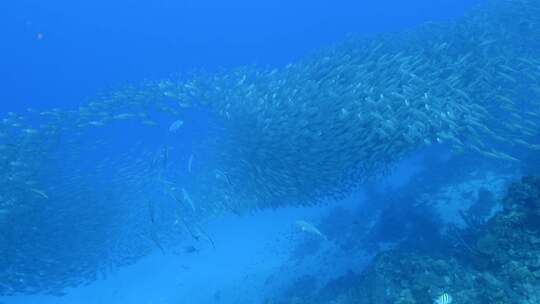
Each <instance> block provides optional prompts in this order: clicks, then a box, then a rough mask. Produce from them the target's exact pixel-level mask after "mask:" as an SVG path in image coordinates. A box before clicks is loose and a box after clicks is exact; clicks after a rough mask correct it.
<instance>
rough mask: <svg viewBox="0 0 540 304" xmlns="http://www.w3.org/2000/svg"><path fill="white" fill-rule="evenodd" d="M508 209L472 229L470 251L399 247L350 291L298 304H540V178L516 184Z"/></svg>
mask: <svg viewBox="0 0 540 304" xmlns="http://www.w3.org/2000/svg"><path fill="white" fill-rule="evenodd" d="M503 207H504V208H503V210H501V211H500V212H499V213H497V214H496V215H495V216H494V217H492V218H491V219H490V220H489V221H487V222H486V223H485V224H483V225H481V226H480V227H477V226H475V227H471V228H470V229H474V231H472V232H470V233H471V234H472V235H473V241H474V242H471V243H470V244H468V246H469V248H470V250H465V249H463V252H461V253H460V254H455V252H453V251H452V250H448V251H446V252H445V251H444V250H439V251H438V252H429V253H426V252H424V251H422V252H418V251H415V250H411V248H410V247H405V248H404V247H402V246H400V247H397V248H395V249H393V250H389V251H386V252H382V253H380V254H378V255H377V256H376V257H375V259H374V260H373V261H372V263H371V264H370V266H369V267H367V268H366V269H365V270H364V271H363V272H362V273H361V274H360V275H357V276H355V280H354V282H355V284H354V285H351V284H350V282H351V281H349V284H348V286H349V287H350V288H336V287H335V286H334V287H333V288H332V289H333V290H334V291H335V292H334V294H333V298H332V299H329V297H328V290H329V285H330V284H329V285H327V286H326V287H323V288H322V289H320V290H319V291H317V292H314V291H312V292H311V293H310V294H309V295H308V296H306V297H305V298H303V299H302V301H300V302H298V298H297V299H296V300H297V302H296V303H336V304H337V303H340V304H346V303H358V304H368V303H369V304H386V303H392V304H395V303H398V304H399V303H401V304H416V303H418V304H420V303H432V302H433V300H434V299H435V298H437V297H438V296H439V295H440V294H442V293H444V292H446V293H448V294H450V295H451V296H452V298H453V302H454V303H493V304H495V303H531V304H532V303H539V302H540V178H538V177H524V178H522V179H521V180H520V181H518V182H515V183H513V184H512V185H511V186H510V187H509V189H508V193H507V195H506V197H505V198H504V200H503ZM467 240H468V242H469V239H467ZM449 248H450V246H449ZM349 276H352V275H350V274H349ZM334 285H336V284H334ZM351 286H352V287H351Z"/></svg>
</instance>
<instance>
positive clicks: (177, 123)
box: [169, 119, 184, 133]
mask: <svg viewBox="0 0 540 304" xmlns="http://www.w3.org/2000/svg"><path fill="white" fill-rule="evenodd" d="M183 125H184V121H183V120H180V119H179V120H177V121H175V122H173V123H171V125H170V126H169V132H170V133H176V132H178V130H180V128H181V127H182V126H183Z"/></svg>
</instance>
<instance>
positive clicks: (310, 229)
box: [295, 220, 328, 240]
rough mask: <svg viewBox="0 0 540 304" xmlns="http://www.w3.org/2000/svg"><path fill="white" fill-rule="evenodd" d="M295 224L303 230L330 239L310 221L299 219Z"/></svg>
mask: <svg viewBox="0 0 540 304" xmlns="http://www.w3.org/2000/svg"><path fill="white" fill-rule="evenodd" d="M295 224H296V226H298V228H300V230H301V231H303V232H306V233H309V234H313V235H316V236H319V237H321V238H323V239H324V240H328V238H327V237H326V235H324V234H323V233H322V232H321V231H320V230H319V229H318V228H317V227H315V225H313V224H311V223H309V222H306V221H304V220H297V221H296V222H295Z"/></svg>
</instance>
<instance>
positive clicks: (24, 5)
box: [0, 0, 479, 111]
mask: <svg viewBox="0 0 540 304" xmlns="http://www.w3.org/2000/svg"><path fill="white" fill-rule="evenodd" d="M478 2H479V1H473V0H461V1H449V0H441V1H427V0H422V1H413V2H407V3H405V2H403V1H396V0H385V1H372V2H371V3H368V4H365V3H358V2H357V1H345V0H343V1H339V2H337V3H330V2H324V1H295V2H293V3H290V2H289V1H257V2H256V3H253V2H252V1H227V2H222V1H210V0H204V1H173V0H163V1H148V2H146V1H134V0H131V1H124V0H122V1H114V2H110V1H91V2H85V3H80V2H72V1H53V2H42V1H28V0H23V1H16V2H6V1H3V2H2V3H1V4H0V12H1V13H0V14H1V17H2V18H0V34H1V37H2V38H1V39H2V40H1V42H2V43H1V46H2V47H1V48H0V66H1V67H2V70H3V71H4V72H3V73H2V75H1V76H0V77H1V78H0V83H2V90H1V92H0V101H2V102H1V107H2V108H1V109H2V110H4V111H15V110H20V109H26V108H27V107H36V106H42V107H49V108H50V107H55V106H64V105H66V106H76V105H79V104H80V103H82V102H83V101H84V100H85V98H88V97H89V96H92V94H95V93H96V92H97V91H99V90H103V89H105V88H109V87H114V86H118V85H119V84H124V83H137V82H139V81H141V80H144V79H158V78H164V77H168V76H171V75H175V74H178V73H185V72H188V71H191V70H193V69H205V70H209V71H212V70H216V69H218V68H222V67H235V66H239V65H246V64H259V65H263V66H267V65H269V66H283V65H285V64H287V63H290V62H292V61H295V60H298V59H299V58H302V57H303V56H305V55H306V54H309V53H311V52H313V51H314V50H316V49H318V48H320V47H323V46H326V45H328V44H330V43H335V42H338V41H341V40H343V39H344V38H345V37H346V36H347V35H349V34H358V33H359V34H369V33H380V32H387V31H397V30H401V29H405V28H410V27H413V26H415V25H418V24H421V23H423V22H426V21H437V20H444V19H448V18H452V17H456V16H459V15H461V14H462V13H463V12H464V11H465V10H466V9H467V8H470V7H471V6H473V5H474V4H476V3H478ZM39 35H42V36H39ZM39 37H43V38H39Z"/></svg>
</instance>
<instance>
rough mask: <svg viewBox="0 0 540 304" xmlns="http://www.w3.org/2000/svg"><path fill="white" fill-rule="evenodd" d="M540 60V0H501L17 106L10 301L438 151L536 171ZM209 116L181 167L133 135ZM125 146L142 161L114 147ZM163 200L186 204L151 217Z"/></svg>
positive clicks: (8, 131) (6, 283)
mask: <svg viewBox="0 0 540 304" xmlns="http://www.w3.org/2000/svg"><path fill="white" fill-rule="evenodd" d="M539 50H540V3H539V2H538V1H535V0H490V1H487V2H486V3H485V4H483V5H482V6H481V7H479V8H477V9H475V10H474V11H471V12H470V13H468V14H467V15H466V16H463V17H461V18H459V19H456V20H452V21H448V22H445V23H429V24H425V25H423V26H421V27H419V28H415V29H411V30H409V31H407V32H400V33H392V34H383V35H377V36H374V37H356V38H351V39H349V40H347V41H344V42H341V43H338V44H336V45H333V46H331V47H328V48H326V49H323V50H319V51H318V52H315V53H313V54H311V55H310V56H307V57H306V58H304V59H303V60H300V61H298V62H295V63H292V64H289V65H287V66H285V67H283V68H276V69H267V68H261V67H253V66H248V67H240V68H237V69H233V70H227V71H223V72H219V73H215V74H208V73H204V72H194V73H192V74H189V75H186V76H183V77H179V78H177V79H165V80H156V81H148V82H145V83H143V84H140V85H138V86H128V87H123V88H121V89H118V90H115V91H108V92H103V93H100V94H98V95H97V96H95V97H93V98H90V99H89V100H88V101H87V102H86V103H84V104H83V105H81V106H79V107H78V108H74V109H59V108H55V109H46V110H36V109H28V111H26V113H20V114H19V113H7V114H6V115H5V117H4V118H2V119H1V120H0V189H2V190H1V191H0V231H1V234H0V251H1V252H2V254H0V277H1V278H2V279H0V294H14V293H32V292H34V293H35V292H49V293H57V292H60V291H61V290H62V289H63V288H64V287H66V286H76V285H78V284H82V283H85V282H89V281H92V280H94V279H95V278H96V277H98V276H99V275H100V273H102V272H106V271H107V269H109V268H112V267H114V266H121V265H125V264H129V263H132V262H133V261H136V260H137V259H138V258H139V257H141V256H144V255H146V254H148V253H149V252H151V251H152V249H153V246H155V244H159V245H158V246H159V247H160V248H161V247H162V246H163V247H164V248H167V246H169V245H170V244H174V243H175V240H177V239H176V235H177V234H182V233H184V234H185V233H186V232H187V233H189V234H190V235H192V236H193V237H194V238H199V237H198V235H204V233H203V232H202V231H200V229H199V228H197V227H199V225H198V224H196V223H197V221H200V220H201V218H209V217H212V216H215V215H218V214H221V213H224V212H235V213H245V212H251V211H254V210H257V209H261V208H276V207H281V206H291V205H310V204H316V203H318V202H320V201H323V200H327V199H331V198H339V197H343V196H346V195H347V194H348V193H350V192H351V191H352V190H353V189H355V188H356V187H357V186H360V185H362V183H364V182H365V181H368V180H371V179H374V178H377V177H379V176H382V175H385V174H386V173H388V172H390V171H391V170H392V168H393V166H394V165H395V164H396V163H397V162H398V161H399V160H401V159H403V158H404V157H406V156H407V155H410V154H411V153H413V152H414V151H417V150H419V149H421V148H423V147H426V146H429V145H435V144H438V145H447V146H448V147H450V148H451V149H452V150H453V151H454V152H455V153H477V154H480V155H483V156H485V157H488V158H491V159H493V160H495V161H501V162H510V163H512V162H519V158H520V155H521V154H523V153H525V152H524V151H527V152H530V151H540V143H539V142H537V141H536V140H535V138H537V137H538V134H539V126H540V52H539ZM198 110H201V111H205V112H206V113H208V115H209V116H210V117H211V119H212V121H213V123H214V124H215V126H216V128H215V129H216V130H217V131H215V132H210V133H209V134H208V136H207V138H205V139H204V140H202V141H201V142H200V143H198V144H197V145H195V146H194V151H190V152H187V154H186V157H185V159H184V163H183V164H182V165H181V166H180V165H178V166H175V165H174V161H180V160H179V159H178V157H176V159H175V155H174V153H175V151H176V152H177V151H178V149H176V150H174V149H169V148H168V147H165V148H155V147H153V148H149V146H148V145H146V144H145V142H144V140H142V139H139V138H137V136H136V134H135V135H131V136H125V134H124V133H119V132H116V133H115V130H118V129H119V128H120V127H121V126H126V125H129V126H131V125H134V124H137V125H138V126H139V127H140V128H149V129H150V130H156V131H149V132H163V131H164V132H168V133H169V135H168V136H171V137H174V136H179V134H181V133H182V128H185V127H187V125H188V124H189V119H186V117H185V116H186V113H191V112H192V111H198ZM190 111H191V112H190ZM105 130H107V132H106V133H107V134H106V136H104V135H103V134H104V133H105ZM160 134H161V133H160ZM130 139H131V141H130ZM119 146H121V147H124V148H125V153H122V154H118V155H117V154H111V153H108V151H117V148H118V147H119ZM156 151H158V152H156ZM178 168H184V169H182V170H180V169H178ZM149 198H151V199H152V201H153V202H155V201H160V202H162V203H160V204H159V205H160V206H167V207H162V208H171V210H175V212H162V213H161V214H162V215H160V216H161V217H160V218H159V220H158V218H155V216H157V215H155V214H156V213H157V212H158V210H156V211H152V220H149V219H148V216H147V215H148V211H147V209H146V208H147V207H148V201H149ZM81 202H85V203H84V204H82V205H83V206H85V207H84V208H81V207H80V206H81ZM156 205H157V204H156ZM152 206H153V205H152ZM152 208H154V207H152ZM179 223H180V224H179ZM150 225H152V227H150ZM198 230H199V231H198ZM149 235H150V236H149ZM81 240H84V241H81ZM164 251H165V250H164Z"/></svg>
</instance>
